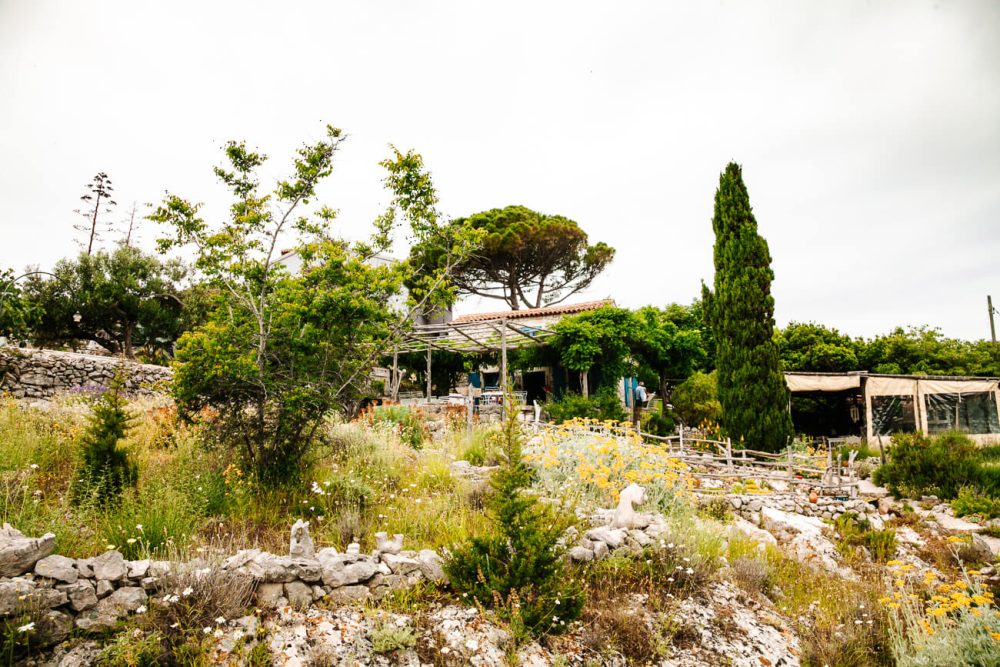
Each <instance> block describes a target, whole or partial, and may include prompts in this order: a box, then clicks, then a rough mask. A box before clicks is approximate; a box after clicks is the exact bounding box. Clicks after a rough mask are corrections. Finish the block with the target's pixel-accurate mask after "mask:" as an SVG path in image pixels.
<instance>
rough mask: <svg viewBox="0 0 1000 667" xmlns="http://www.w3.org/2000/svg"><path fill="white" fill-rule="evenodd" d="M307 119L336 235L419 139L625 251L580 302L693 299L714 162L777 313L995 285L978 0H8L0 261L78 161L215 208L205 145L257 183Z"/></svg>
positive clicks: (999, 211)
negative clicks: (250, 166)
mask: <svg viewBox="0 0 1000 667" xmlns="http://www.w3.org/2000/svg"><path fill="white" fill-rule="evenodd" d="M324 123H332V124H334V125H336V126H338V127H342V128H343V129H344V130H345V131H346V132H347V133H348V134H349V139H348V140H347V142H346V143H345V144H344V146H343V150H342V151H341V152H340V153H339V154H338V156H337V158H336V171H335V174H334V176H333V177H331V178H330V180H329V181H328V182H327V183H325V184H324V186H323V187H322V190H321V195H322V199H323V200H324V201H325V202H326V203H328V204H330V205H332V206H333V207H335V208H338V209H339V210H340V213H341V215H340V222H339V224H340V225H341V227H342V230H343V234H344V235H346V236H350V237H360V236H361V235H363V234H365V233H366V230H367V228H368V226H369V225H370V221H371V220H372V219H373V218H374V217H375V215H377V214H378V212H379V211H380V210H381V208H382V206H383V205H384V204H385V202H386V199H387V197H386V193H385V192H384V191H383V190H382V189H381V184H380V180H381V178H382V175H383V174H382V173H381V169H380V168H379V167H378V166H377V162H378V161H379V160H380V159H382V158H384V157H385V156H386V155H387V154H388V144H390V143H392V144H395V145H396V146H399V147H400V148H402V149H407V148H413V149H416V150H417V151H418V152H420V153H422V154H423V156H424V158H425V161H426V164H427V166H428V167H429V168H430V170H431V171H432V173H433V176H434V180H435V183H436V185H437V187H438V190H439V193H440V198H441V208H442V210H443V211H444V212H446V213H447V214H449V215H451V216H455V217H457V216H463V215H468V214H470V213H473V212H476V211H480V210H484V209H488V208H492V207H498V206H506V205H508V204H523V205H525V206H529V207H531V208H534V209H537V210H540V211H543V212H548V213H559V214H562V215H565V216H568V217H570V218H572V219H574V220H576V221H578V222H579V223H580V225H581V226H582V227H583V228H584V229H585V230H586V231H587V232H588V233H589V234H590V236H591V238H592V239H593V240H602V241H606V242H608V243H610V244H611V245H612V246H614V247H615V248H617V250H618V254H617V258H616V260H615V262H614V264H613V265H612V266H611V268H610V269H609V270H608V271H607V272H606V273H605V274H604V275H603V276H602V277H601V278H599V279H598V280H597V281H596V282H595V284H594V286H593V287H592V288H591V289H590V290H589V291H588V292H586V293H585V294H582V295H579V296H578V297H576V299H575V300H583V299H586V298H603V297H605V296H611V297H613V298H614V299H615V300H616V301H617V302H618V303H619V304H620V305H624V306H629V307H635V306H640V305H645V304H656V305H662V304H666V303H669V302H674V301H676V302H685V303H686V302H689V301H690V300H691V299H692V298H694V297H696V296H698V295H699V293H700V283H701V281H702V280H705V281H707V282H711V279H712V261H711V259H712V243H713V235H712V229H711V215H712V203H713V196H714V192H715V188H716V186H717V184H718V178H719V173H720V172H721V171H722V170H723V168H724V167H725V164H726V163H727V162H728V161H730V160H735V161H737V162H739V163H740V164H741V165H743V174H744V178H745V180H746V182H747V186H748V188H749V191H750V198H751V203H752V204H753V206H754V210H755V213H756V216H757V221H758V224H759V226H760V232H761V234H763V235H764V237H765V238H766V239H767V240H768V242H769V244H770V248H771V253H772V255H773V258H774V271H775V282H774V286H773V292H774V296H775V299H776V302H777V307H776V310H777V312H776V316H777V320H778V323H779V324H782V325H783V324H785V323H787V322H788V321H790V320H798V321H818V322H823V323H826V324H829V325H832V326H836V327H838V328H840V329H841V330H843V331H845V332H848V333H851V334H855V335H866V336H870V335H873V334H877V333H883V332H886V331H888V330H889V329H890V328H892V327H893V326H896V325H907V324H924V323H926V324H930V325H932V326H936V327H940V328H941V329H942V330H943V331H944V332H945V333H946V334H947V335H950V336H956V337H963V338H982V337H985V336H988V334H989V329H988V323H987V317H986V294H987V293H990V292H991V291H992V293H993V294H994V296H995V297H997V300H998V301H1000V268H998V257H1000V2H997V1H996V0H983V1H981V2H972V1H969V2H949V1H947V0H940V1H939V2H930V1H923V0H907V1H905V2H874V1H872V2H846V1H837V2H829V1H822V2H820V1H816V2H805V1H803V0H792V1H789V2H745V1H740V2H736V1H731V2H719V1H710V0H699V1H694V0H692V1H691V2H663V1H657V2H649V3H640V2H580V1H579V0H578V1H575V2H569V3H556V2H537V1H536V2H527V3H520V2H510V1H507V2H492V3H480V2H470V1H467V0H463V1H458V0H456V1H455V2H438V3H430V2H411V1H402V0H401V1H398V2H376V1H368V2H354V3H338V2H312V3H309V2H280V3H279V2H270V3H265V2H247V1H246V0H243V1H241V2H231V3H230V2H178V1H174V2H169V3H165V2H159V3H153V2H139V1H135V0H129V1H124V2H98V1H92V2H71V1H67V2H50V1H45V0H0V201H2V202H3V208H2V211H0V267H4V266H14V267H17V268H22V267H24V266H25V265H28V264H38V265H40V266H41V267H43V268H47V267H50V266H51V265H52V264H53V262H55V260H57V259H59V258H60V257H64V256H67V255H70V254H73V253H75V252H76V246H75V245H74V235H75V233H74V231H73V228H72V226H73V224H74V223H76V222H77V221H78V219H77V217H76V216H75V215H74V213H73V209H75V208H78V206H79V203H80V202H79V197H80V195H81V194H83V193H84V190H83V186H84V185H85V184H86V183H87V182H88V181H89V180H90V179H91V178H92V177H93V175H94V174H95V173H96V172H98V171H106V172H107V173H108V174H109V175H110V176H111V178H112V180H113V182H114V185H115V188H116V194H117V200H118V202H119V206H118V212H117V215H116V216H115V217H116V218H121V217H124V216H125V213H126V209H127V208H128V205H129V204H130V203H131V202H132V201H137V202H139V203H140V205H141V204H144V203H145V202H151V201H157V200H159V199H160V198H161V197H162V195H163V193H164V191H165V190H170V191H171V192H175V193H177V194H180V195H182V196H185V197H188V198H191V199H193V200H196V201H203V202H205V203H206V209H205V210H206V212H207V213H208V215H209V216H213V215H215V216H218V215H223V214H224V213H225V207H226V206H227V205H228V200H227V199H226V194H225V191H224V190H223V189H222V188H221V186H220V185H219V184H217V182H216V181H215V179H214V176H213V175H212V172H211V167H212V165H214V164H216V163H218V162H219V158H220V157H221V153H220V147H221V146H222V144H223V143H224V142H225V141H226V140H228V139H240V138H245V139H247V140H248V141H249V142H250V143H251V144H253V145H256V146H258V147H260V149H261V150H263V151H264V152H265V153H267V154H269V155H270V156H271V157H272V159H271V161H270V162H269V164H268V169H267V171H266V174H267V178H268V179H269V182H270V181H273V179H274V178H277V177H278V176H281V175H283V174H284V173H285V171H286V165H288V163H289V156H290V155H291V152H292V151H293V150H294V148H295V147H296V146H298V145H299V144H301V143H302V142H303V141H306V140H314V139H318V138H320V137H321V136H322V129H323V125H324ZM155 236H156V230H155V229H154V228H153V226H152V223H147V225H146V227H145V228H143V229H142V230H141V239H142V243H143V244H144V245H146V246H147V247H151V246H152V241H153V239H154V238H155ZM497 303H499V302H486V303H481V304H476V303H472V304H468V303H467V304H463V306H462V307H460V309H459V310H460V312H461V311H462V310H463V309H464V310H465V311H468V310H474V309H496V307H497Z"/></svg>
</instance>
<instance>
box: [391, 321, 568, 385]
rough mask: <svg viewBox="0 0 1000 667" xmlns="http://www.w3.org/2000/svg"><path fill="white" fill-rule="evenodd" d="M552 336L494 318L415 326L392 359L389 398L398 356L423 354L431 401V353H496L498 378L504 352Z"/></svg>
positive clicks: (541, 342) (503, 368)
mask: <svg viewBox="0 0 1000 667" xmlns="http://www.w3.org/2000/svg"><path fill="white" fill-rule="evenodd" d="M555 335H556V332H555V331H552V330H551V329H546V328H545V327H540V326H536V325H533V324H519V323H518V320H517V319H512V318H507V317H497V318H490V319H478V320H472V321H467V322H441V323H436V324H417V325H414V326H413V328H412V329H410V330H408V331H406V332H404V334H403V336H404V338H403V341H402V342H401V343H400V344H399V345H397V346H396V348H395V349H394V350H393V355H392V369H391V371H392V375H391V376H390V382H391V387H392V396H393V398H394V399H396V398H397V397H398V391H399V354H400V353H407V352H425V351H426V352H427V394H426V397H427V399H428V400H430V398H431V365H432V363H433V361H432V355H433V352H434V350H440V351H442V352H458V353H459V354H467V353H471V352H499V353H500V377H502V378H506V377H507V350H513V349H518V348H522V347H533V346H539V345H545V343H546V341H547V340H548V339H549V338H551V337H552V336H555Z"/></svg>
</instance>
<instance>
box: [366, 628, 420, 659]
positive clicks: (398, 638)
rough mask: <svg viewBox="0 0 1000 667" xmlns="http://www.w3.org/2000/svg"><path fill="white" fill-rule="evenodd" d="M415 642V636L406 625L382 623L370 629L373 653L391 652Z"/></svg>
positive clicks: (410, 645) (408, 646)
mask: <svg viewBox="0 0 1000 667" xmlns="http://www.w3.org/2000/svg"><path fill="white" fill-rule="evenodd" d="M416 643H417V636H416V635H415V634H414V633H413V629H412V628H410V627H409V626H406V625H402V626H400V625H396V624H395V623H382V624H379V625H377V626H375V628H374V629H372V650H373V651H374V652H375V653H392V652H393V651H400V650H402V649H405V648H410V647H412V646H413V645H414V644H416Z"/></svg>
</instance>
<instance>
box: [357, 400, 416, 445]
mask: <svg viewBox="0 0 1000 667" xmlns="http://www.w3.org/2000/svg"><path fill="white" fill-rule="evenodd" d="M370 420H371V422H372V423H386V424H391V425H392V426H393V427H394V428H395V429H396V432H397V433H398V434H399V439H400V440H401V441H402V442H403V443H405V444H407V445H409V446H410V447H413V448H414V449H420V448H421V447H423V445H424V440H426V439H427V425H426V424H425V423H424V420H423V415H422V413H421V412H420V410H411V409H410V408H408V407H405V406H402V405H377V406H375V407H373V408H372V410H371V413H370Z"/></svg>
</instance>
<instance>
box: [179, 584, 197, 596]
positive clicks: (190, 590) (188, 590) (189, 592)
mask: <svg viewBox="0 0 1000 667" xmlns="http://www.w3.org/2000/svg"><path fill="white" fill-rule="evenodd" d="M192 593H194V589H193V588H191V587H190V586H188V587H187V588H185V589H184V590H183V591H181V595H183V596H184V597H187V596H189V595H191V594H192Z"/></svg>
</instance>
